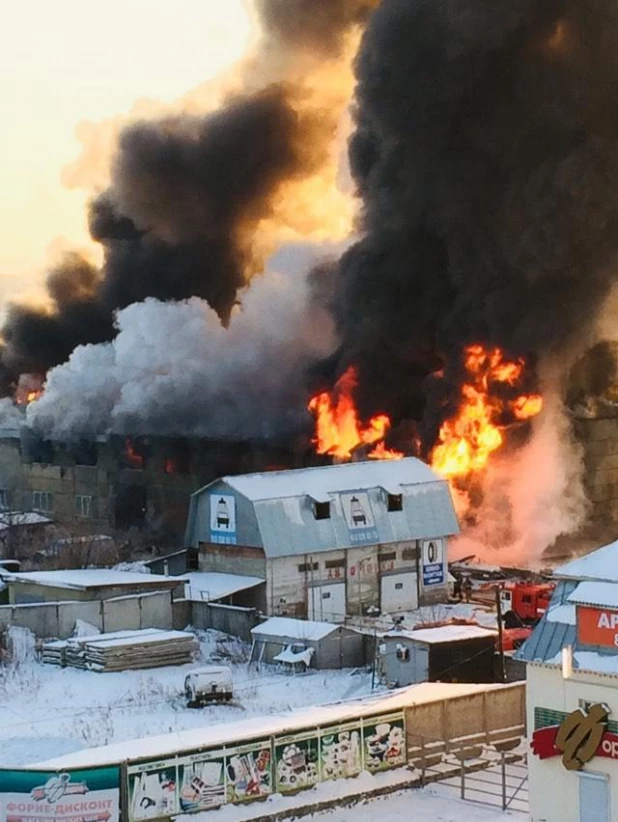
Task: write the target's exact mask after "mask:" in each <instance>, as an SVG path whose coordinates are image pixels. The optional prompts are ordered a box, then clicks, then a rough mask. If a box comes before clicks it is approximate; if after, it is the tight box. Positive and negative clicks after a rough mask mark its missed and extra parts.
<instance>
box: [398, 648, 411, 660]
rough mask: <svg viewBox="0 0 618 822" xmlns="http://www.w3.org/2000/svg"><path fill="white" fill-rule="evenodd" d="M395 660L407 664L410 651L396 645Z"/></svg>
mask: <svg viewBox="0 0 618 822" xmlns="http://www.w3.org/2000/svg"><path fill="white" fill-rule="evenodd" d="M397 659H400V660H401V661H402V662H407V661H408V660H409V659H410V649H409V648H404V647H403V645H398V646H397Z"/></svg>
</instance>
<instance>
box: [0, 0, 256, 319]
mask: <svg viewBox="0 0 618 822" xmlns="http://www.w3.org/2000/svg"><path fill="white" fill-rule="evenodd" d="M0 8H2V9H3V14H2V18H3V23H2V27H0V157H1V158H2V160H1V162H0V310H1V309H2V308H3V307H4V306H5V305H6V302H7V300H10V299H11V298H13V297H15V296H17V295H23V294H26V295H30V296H33V297H34V296H35V295H36V293H37V291H38V286H40V284H41V283H42V282H43V280H44V274H45V269H46V266H49V264H50V262H51V261H53V259H54V257H55V256H57V254H58V252H59V250H60V249H65V248H71V247H75V248H80V247H84V246H85V244H87V241H88V232H87V225H86V203H87V200H88V193H87V192H86V191H83V190H80V189H75V188H74V189H71V190H69V189H68V188H67V187H66V186H65V185H63V181H62V172H63V169H64V168H66V167H68V166H70V165H71V163H73V162H74V161H75V160H76V159H77V157H78V156H79V153H80V143H79V140H78V138H77V134H76V130H77V127H78V126H79V124H80V123H84V122H90V123H92V124H97V123H100V122H101V121H103V120H105V119H106V118H109V117H113V116H116V115H122V114H125V113H127V112H128V111H129V110H130V109H131V108H132V106H133V105H134V104H135V102H136V101H138V100H140V99H142V98H150V99H154V100H157V101H162V102H171V101H173V100H174V99H176V98H178V97H180V96H181V95H183V94H184V93H186V92H188V91H190V90H191V89H192V88H194V87H195V86H198V85H199V84H200V83H203V82H204V81H205V80H208V79H209V78H211V77H213V76H215V75H216V74H218V73H219V72H221V71H222V70H223V69H224V68H225V67H226V66H228V65H229V64H230V63H232V62H233V61H234V60H236V59H237V58H238V57H239V56H240V55H241V54H242V52H243V51H244V48H245V45H246V43H247V39H248V36H249V31H250V25H249V19H248V17H247V14H246V11H245V9H244V5H243V0H175V2H174V3H167V2H152V0H106V2H105V3H95V2H93V0H53V1H52V0H20V2H19V3H9V0H2V2H0Z"/></svg>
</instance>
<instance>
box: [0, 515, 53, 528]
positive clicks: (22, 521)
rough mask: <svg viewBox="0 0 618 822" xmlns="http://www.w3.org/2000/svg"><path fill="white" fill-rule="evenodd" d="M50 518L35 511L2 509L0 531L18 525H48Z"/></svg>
mask: <svg viewBox="0 0 618 822" xmlns="http://www.w3.org/2000/svg"><path fill="white" fill-rule="evenodd" d="M51 522H52V520H51V519H50V518H49V517H46V516H43V514H39V513H38V512H37V511H3V512H2V513H0V531H6V530H7V528H13V527H16V526H19V525H49V524H50V523H51Z"/></svg>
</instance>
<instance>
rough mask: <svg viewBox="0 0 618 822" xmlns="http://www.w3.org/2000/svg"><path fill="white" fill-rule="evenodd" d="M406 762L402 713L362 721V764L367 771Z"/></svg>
mask: <svg viewBox="0 0 618 822" xmlns="http://www.w3.org/2000/svg"><path fill="white" fill-rule="evenodd" d="M405 763H406V735H405V728H404V718H403V714H401V713H398V714H392V715H389V716H383V717H379V718H374V719H371V720H365V721H364V722H363V764H364V767H365V770H366V771H369V773H377V772H378V771H387V770H390V769H391V768H399V767H401V766H402V765H405Z"/></svg>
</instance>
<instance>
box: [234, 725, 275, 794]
mask: <svg viewBox="0 0 618 822" xmlns="http://www.w3.org/2000/svg"><path fill="white" fill-rule="evenodd" d="M225 756H226V763H227V767H226V777H227V788H226V796H227V801H228V802H250V801H251V800H252V799H259V798H260V797H261V796H268V795H269V794H271V793H272V791H273V784H272V762H271V751H270V739H264V740H262V741H260V742H251V743H250V744H247V745H239V746H238V747H236V748H226V750H225Z"/></svg>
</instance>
